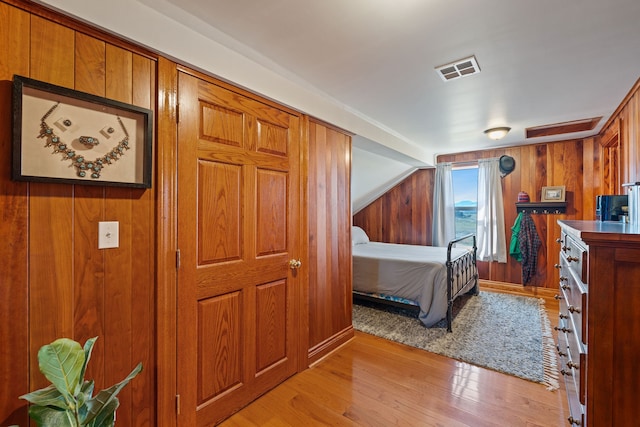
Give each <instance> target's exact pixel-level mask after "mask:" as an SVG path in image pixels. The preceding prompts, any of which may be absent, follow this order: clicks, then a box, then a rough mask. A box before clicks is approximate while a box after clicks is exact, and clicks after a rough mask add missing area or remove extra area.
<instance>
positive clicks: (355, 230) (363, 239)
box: [351, 225, 369, 245]
mask: <svg viewBox="0 0 640 427" xmlns="http://www.w3.org/2000/svg"><path fill="white" fill-rule="evenodd" d="M351 243H352V244H353V245H362V244H364V243H369V236H367V233H365V232H364V230H363V229H362V228H360V227H356V226H355V225H353V226H352V227H351Z"/></svg>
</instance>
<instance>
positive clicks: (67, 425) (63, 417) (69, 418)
mask: <svg viewBox="0 0 640 427" xmlns="http://www.w3.org/2000/svg"><path fill="white" fill-rule="evenodd" d="M29 416H30V417H31V419H32V420H34V421H35V422H36V424H38V426H39V427H79V426H78V424H77V423H76V421H75V420H74V418H73V415H72V413H71V412H70V411H59V410H56V409H53V408H51V407H48V406H39V405H32V406H30V407H29Z"/></svg>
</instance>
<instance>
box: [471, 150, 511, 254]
mask: <svg viewBox="0 0 640 427" xmlns="http://www.w3.org/2000/svg"><path fill="white" fill-rule="evenodd" d="M477 237H478V254H477V256H478V260H480V261H498V262H505V263H506V262H507V244H506V239H505V230H504V206H503V202H502V183H501V182H500V159H483V160H478V226H477Z"/></svg>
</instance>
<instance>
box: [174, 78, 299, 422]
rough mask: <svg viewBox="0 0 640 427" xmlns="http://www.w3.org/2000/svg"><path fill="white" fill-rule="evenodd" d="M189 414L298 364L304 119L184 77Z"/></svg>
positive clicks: (228, 405)
mask: <svg viewBox="0 0 640 427" xmlns="http://www.w3.org/2000/svg"><path fill="white" fill-rule="evenodd" d="M178 92H179V95H178V96H179V124H178V165H177V166H178V245H179V249H180V267H179V271H178V348H177V359H178V391H179V415H178V420H179V425H181V426H189V427H191V426H196V425H197V426H208V425H212V424H214V423H215V422H217V421H219V420H220V419H223V418H225V417H227V416H228V415H230V414H231V413H233V412H235V411H237V410H238V409H239V408H241V407H243V406H244V405H246V404H247V403H248V402H250V401H252V400H253V399H255V398H256V397H257V396H259V395H260V394H262V393H264V392H265V391H267V390H269V389H270V388H272V387H273V386H275V385H277V384H279V383H280V382H282V381H283V380H284V379H286V378H287V377H289V376H290V375H292V374H293V373H295V372H296V370H297V363H298V361H297V358H298V354H299V351H300V349H299V347H298V343H299V340H300V336H299V333H300V328H298V327H297V324H298V323H297V322H298V320H297V318H298V317H299V309H300V304H299V301H300V289H299V286H300V283H299V282H300V281H299V280H298V272H297V269H296V265H295V262H294V263H293V267H292V264H291V263H290V260H292V259H297V253H298V252H299V242H300V232H299V211H300V208H299V201H300V193H299V188H300V186H299V163H300V161H299V150H300V147H299V143H300V118H299V117H298V116H296V115H295V114H292V113H290V112H287V111H284V110H281V109H279V108H276V107H275V106H273V105H269V104H267V103H263V102H260V101H258V100H256V99H252V98H250V97H249V96H246V95H243V94H240V93H236V92H234V91H232V90H231V89H227V88H224V87H222V86H218V85H216V84H214V83H210V82H206V81H204V80H201V79H199V78H197V77H194V76H192V75H188V74H184V73H181V74H180V76H179V87H178Z"/></svg>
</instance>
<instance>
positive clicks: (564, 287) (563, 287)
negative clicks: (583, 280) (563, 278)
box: [560, 285, 571, 291]
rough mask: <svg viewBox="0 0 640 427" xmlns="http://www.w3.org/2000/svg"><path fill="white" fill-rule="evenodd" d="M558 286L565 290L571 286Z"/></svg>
mask: <svg viewBox="0 0 640 427" xmlns="http://www.w3.org/2000/svg"><path fill="white" fill-rule="evenodd" d="M560 287H561V288H562V289H564V290H565V291H566V290H567V289H569V288H570V287H571V286H569V285H562V286H560Z"/></svg>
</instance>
